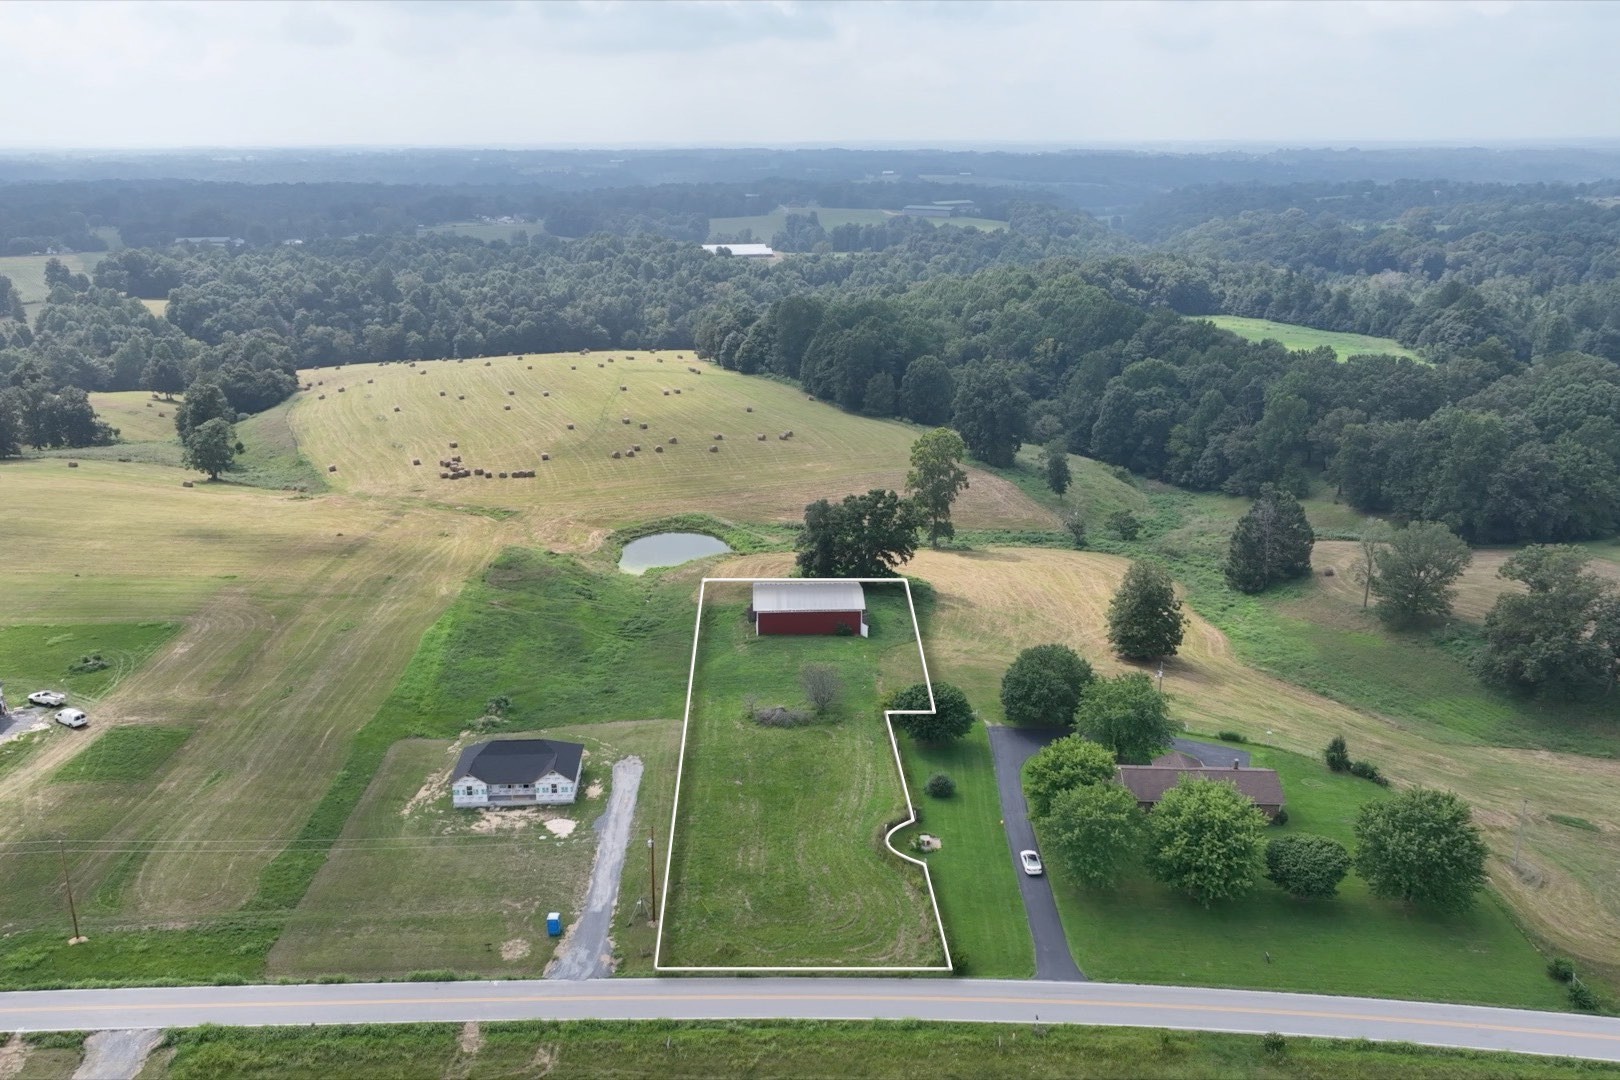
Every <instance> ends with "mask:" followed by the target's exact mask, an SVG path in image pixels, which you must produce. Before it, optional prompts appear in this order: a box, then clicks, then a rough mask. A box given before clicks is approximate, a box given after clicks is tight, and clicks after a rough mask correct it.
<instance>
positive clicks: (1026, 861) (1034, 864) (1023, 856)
mask: <svg viewBox="0 0 1620 1080" xmlns="http://www.w3.org/2000/svg"><path fill="white" fill-rule="evenodd" d="M1018 861H1019V862H1020V863H1022V864H1023V866H1024V873H1026V874H1028V875H1029V876H1030V877H1040V876H1041V875H1042V874H1043V873H1045V872H1046V868H1045V867H1043V866H1042V865H1041V857H1040V856H1039V855H1037V854H1035V853H1034V852H1033V851H1029V850H1027V849H1026V850H1024V851H1020V852H1019V853H1018Z"/></svg>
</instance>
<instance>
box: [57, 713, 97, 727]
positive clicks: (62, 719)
mask: <svg viewBox="0 0 1620 1080" xmlns="http://www.w3.org/2000/svg"><path fill="white" fill-rule="evenodd" d="M56 722H57V723H58V724H61V725H62V726H63V727H70V728H82V727H84V726H86V725H87V724H89V723H90V718H89V717H88V716H86V715H84V713H82V712H80V711H79V710H78V709H63V710H62V711H61V712H59V713H57V714H56Z"/></svg>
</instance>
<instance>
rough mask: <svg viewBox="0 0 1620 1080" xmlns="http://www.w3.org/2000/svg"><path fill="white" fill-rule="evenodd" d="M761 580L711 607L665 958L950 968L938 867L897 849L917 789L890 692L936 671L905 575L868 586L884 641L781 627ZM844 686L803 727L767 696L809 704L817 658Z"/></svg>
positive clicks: (685, 963) (691, 727) (726, 591)
mask: <svg viewBox="0 0 1620 1080" xmlns="http://www.w3.org/2000/svg"><path fill="white" fill-rule="evenodd" d="M747 590H748V587H747V586H746V585H714V584H711V585H710V586H709V589H708V594H707V597H706V603H705V605H704V609H703V625H702V635H701V638H700V640H699V643H698V657H697V666H696V671H695V677H694V681H693V689H692V699H691V715H690V720H689V724H688V733H687V737H686V748H685V756H684V764H683V771H682V775H681V783H680V792H679V810H678V817H677V820H676V824H675V834H674V839H673V840H672V842H671V847H670V860H671V861H670V864H669V893H668V896H667V897H666V898H665V908H666V910H665V919H664V928H663V948H662V954H661V961H662V963H663V964H664V965H665V966H676V967H809V966H832V967H856V966H890V967H918V966H925V967H940V966H943V964H944V953H943V951H942V949H941V946H940V941H939V933H938V927H937V924H936V922H935V919H934V910H933V905H932V903H931V902H930V899H929V895H928V889H927V885H926V883H925V882H924V880H923V876H922V873H921V872H920V871H919V870H918V869H917V868H916V867H914V866H912V865H911V864H909V863H906V862H905V861H904V860H902V859H900V858H898V857H897V856H896V855H895V854H894V853H893V852H891V851H889V850H888V849H887V848H886V847H885V846H884V844H883V834H884V832H886V831H887V829H888V828H889V827H890V826H892V825H893V824H894V823H895V822H897V821H900V820H902V819H904V817H905V816H906V799H905V794H904V791H903V789H902V786H901V781H900V777H899V775H898V774H897V772H896V766H895V760H894V750H893V748H892V746H891V744H890V742H889V735H888V730H887V725H886V724H885V722H884V718H883V712H882V709H881V706H880V705H879V702H880V700H881V698H882V696H883V694H885V693H887V692H889V691H892V690H896V689H899V688H901V687H903V686H908V685H911V684H912V683H916V682H921V681H922V679H923V671H922V664H921V661H920V658H919V656H918V652H917V634H916V629H915V624H914V623H913V622H912V619H911V615H910V611H909V609H908V607H907V604H906V598H905V594H904V592H903V591H902V589H901V587H900V586H899V585H898V584H895V585H888V586H882V585H879V586H868V587H867V604H868V606H869V608H870V611H871V623H872V636H871V637H870V638H861V637H836V636H809V637H797V636H769V637H760V636H758V635H756V634H755V633H754V632H753V628H752V625H751V624H750V623H749V622H748V620H747V619H746V618H745V615H744V612H745V609H746V608H747V606H748V595H749V594H748V591H747ZM806 663H818V664H827V665H830V666H832V667H834V668H835V669H837V671H838V673H839V676H840V677H841V679H842V684H843V693H842V696H841V698H840V700H839V701H837V702H836V703H835V704H833V705H832V706H831V707H829V709H828V710H827V712H826V714H825V715H823V716H819V717H814V718H813V719H812V720H811V721H810V722H808V723H806V724H804V725H802V726H797V727H775V726H766V725H762V724H760V723H758V722H756V721H755V720H754V719H753V717H752V716H751V715H750V712H749V708H750V705H749V703H750V702H751V701H752V702H754V703H755V704H756V705H757V706H758V707H761V708H769V707H771V706H777V705H780V706H785V707H786V708H788V709H805V710H808V709H809V706H808V704H807V702H806V701H805V696H804V691H803V689H802V687H801V685H800V680H799V672H800V668H801V666H802V665H803V664H806Z"/></svg>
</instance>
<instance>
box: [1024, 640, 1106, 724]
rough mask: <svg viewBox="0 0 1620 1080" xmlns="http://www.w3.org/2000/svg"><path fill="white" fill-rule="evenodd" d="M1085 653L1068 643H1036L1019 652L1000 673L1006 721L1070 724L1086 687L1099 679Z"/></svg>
mask: <svg viewBox="0 0 1620 1080" xmlns="http://www.w3.org/2000/svg"><path fill="white" fill-rule="evenodd" d="M1096 677H1097V676H1096V674H1095V673H1094V672H1093V671H1092V670H1091V665H1090V664H1088V663H1087V662H1086V660H1085V658H1084V657H1082V656H1081V655H1080V654H1079V653H1077V652H1075V651H1074V650H1073V649H1071V648H1069V647H1068V646H1067V645H1034V646H1031V647H1030V648H1028V649H1025V650H1024V651H1023V652H1021V653H1019V654H1018V659H1016V660H1014V661H1013V662H1012V666H1011V667H1009V668H1008V669H1007V672H1006V674H1005V675H1003V676H1002V677H1001V707H1002V709H1003V710H1004V711H1005V712H1006V715H1007V723H1009V724H1024V725H1028V726H1031V727H1068V726H1069V725H1070V724H1072V723H1074V710H1075V709H1076V708H1078V707H1079V705H1080V697H1081V695H1082V694H1084V693H1085V692H1086V687H1088V686H1090V685H1091V683H1092V682H1093V681H1094V680H1095V679H1096Z"/></svg>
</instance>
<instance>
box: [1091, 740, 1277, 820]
mask: <svg viewBox="0 0 1620 1080" xmlns="http://www.w3.org/2000/svg"><path fill="white" fill-rule="evenodd" d="M1188 762H1192V764H1190V765H1189V764H1188ZM1115 771H1116V772H1117V774H1118V776H1119V782H1120V783H1121V784H1124V785H1125V789H1126V790H1127V791H1129V792H1130V793H1131V794H1132V795H1134V796H1136V805H1137V806H1139V807H1141V808H1142V809H1143V810H1151V809H1153V808H1154V807H1155V806H1157V805H1158V802H1159V800H1160V799H1162V798H1164V793H1165V792H1167V791H1169V790H1170V789H1171V788H1173V787H1175V786H1176V785H1177V784H1179V783H1180V782H1181V778H1182V777H1183V776H1193V777H1200V778H1202V779H1205V780H1217V781H1219V780H1224V781H1226V782H1228V783H1230V784H1235V785H1236V786H1237V789H1238V790H1239V791H1241V792H1242V793H1243V794H1245V795H1247V796H1248V797H1249V799H1250V801H1252V802H1253V803H1254V804H1255V805H1256V806H1258V807H1259V808H1260V809H1261V810H1262V811H1263V812H1264V813H1265V815H1266V817H1268V818H1275V817H1276V816H1277V812H1278V811H1279V810H1281V809H1282V808H1283V788H1282V778H1281V777H1279V776H1278V775H1277V770H1276V769H1256V768H1251V767H1249V766H1246V765H1243V766H1240V765H1239V764H1238V763H1237V762H1235V761H1234V762H1233V763H1232V767H1231V768H1212V767H1210V766H1208V765H1204V764H1201V763H1199V762H1198V760H1197V759H1196V758H1192V757H1189V756H1188V755H1186V754H1180V753H1174V754H1166V755H1164V756H1163V757H1158V758H1154V759H1153V764H1151V765H1119V766H1116V767H1115Z"/></svg>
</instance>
